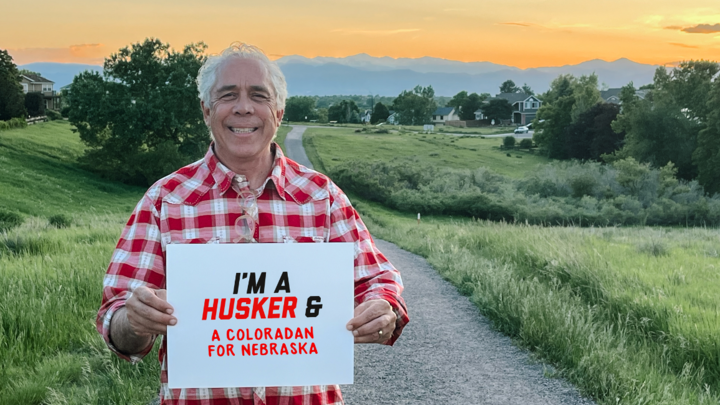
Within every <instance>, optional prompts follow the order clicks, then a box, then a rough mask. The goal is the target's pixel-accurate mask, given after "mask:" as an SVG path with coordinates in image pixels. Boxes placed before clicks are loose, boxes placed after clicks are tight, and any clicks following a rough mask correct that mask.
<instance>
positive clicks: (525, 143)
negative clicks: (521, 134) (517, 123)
mask: <svg viewBox="0 0 720 405" xmlns="http://www.w3.org/2000/svg"><path fill="white" fill-rule="evenodd" d="M532 147H533V141H532V139H528V138H524V139H523V140H521V141H520V149H528V150H530V149H532Z"/></svg>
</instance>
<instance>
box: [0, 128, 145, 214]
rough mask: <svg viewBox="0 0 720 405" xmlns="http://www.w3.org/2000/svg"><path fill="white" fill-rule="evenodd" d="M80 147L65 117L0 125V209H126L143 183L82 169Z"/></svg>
mask: <svg viewBox="0 0 720 405" xmlns="http://www.w3.org/2000/svg"><path fill="white" fill-rule="evenodd" d="M83 149H84V148H83V145H82V143H81V142H80V139H79V138H78V135H77V134H75V133H73V132H72V130H71V127H70V124H69V123H68V122H67V121H52V122H47V123H40V124H36V125H32V126H30V127H28V128H24V129H13V130H9V131H0V161H1V162H2V164H0V189H2V193H0V209H5V210H10V211H17V212H20V213H22V214H25V215H31V216H40V217H49V216H52V215H56V214H61V213H64V214H71V215H75V214H78V215H80V214H82V215H85V214H105V213H118V212H123V213H128V214H129V213H130V211H132V209H133V208H134V207H135V204H136V203H137V201H138V200H139V199H140V197H141V196H142V194H143V192H144V189H140V188H137V187H130V186H125V185H123V184H119V183H114V182H110V181H106V180H104V179H101V178H99V177H98V176H96V175H94V174H93V173H90V172H87V171H85V170H83V169H81V168H80V167H79V165H78V164H77V158H78V157H79V156H81V155H82V153H83Z"/></svg>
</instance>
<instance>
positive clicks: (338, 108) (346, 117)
mask: <svg viewBox="0 0 720 405" xmlns="http://www.w3.org/2000/svg"><path fill="white" fill-rule="evenodd" d="M328 120H330V121H337V122H338V123H340V124H347V123H358V122H360V109H359V108H358V106H357V104H355V102H354V101H352V100H342V101H341V102H340V103H338V104H335V105H331V106H330V108H328Z"/></svg>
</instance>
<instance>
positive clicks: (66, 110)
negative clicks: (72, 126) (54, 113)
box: [60, 105, 70, 118]
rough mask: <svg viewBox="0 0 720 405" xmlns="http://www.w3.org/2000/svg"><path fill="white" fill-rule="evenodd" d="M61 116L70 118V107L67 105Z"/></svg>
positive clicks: (61, 111)
mask: <svg viewBox="0 0 720 405" xmlns="http://www.w3.org/2000/svg"><path fill="white" fill-rule="evenodd" d="M60 115H62V117H63V118H69V117H70V106H69V105H66V106H65V107H63V108H62V109H61V110H60Z"/></svg>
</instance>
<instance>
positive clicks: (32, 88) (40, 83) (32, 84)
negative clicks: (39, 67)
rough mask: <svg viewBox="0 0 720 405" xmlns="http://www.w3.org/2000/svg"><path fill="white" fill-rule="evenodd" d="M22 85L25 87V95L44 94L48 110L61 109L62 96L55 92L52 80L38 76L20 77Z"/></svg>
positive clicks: (25, 75) (26, 75)
mask: <svg viewBox="0 0 720 405" xmlns="http://www.w3.org/2000/svg"><path fill="white" fill-rule="evenodd" d="M20 84H22V87H23V93H26V94H27V93H42V95H43V98H44V99H45V109H46V110H57V109H59V108H60V94H58V93H57V92H55V91H54V90H53V84H55V82H53V81H52V80H48V79H46V78H44V77H42V76H40V75H36V74H31V73H28V74H24V75H20Z"/></svg>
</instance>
